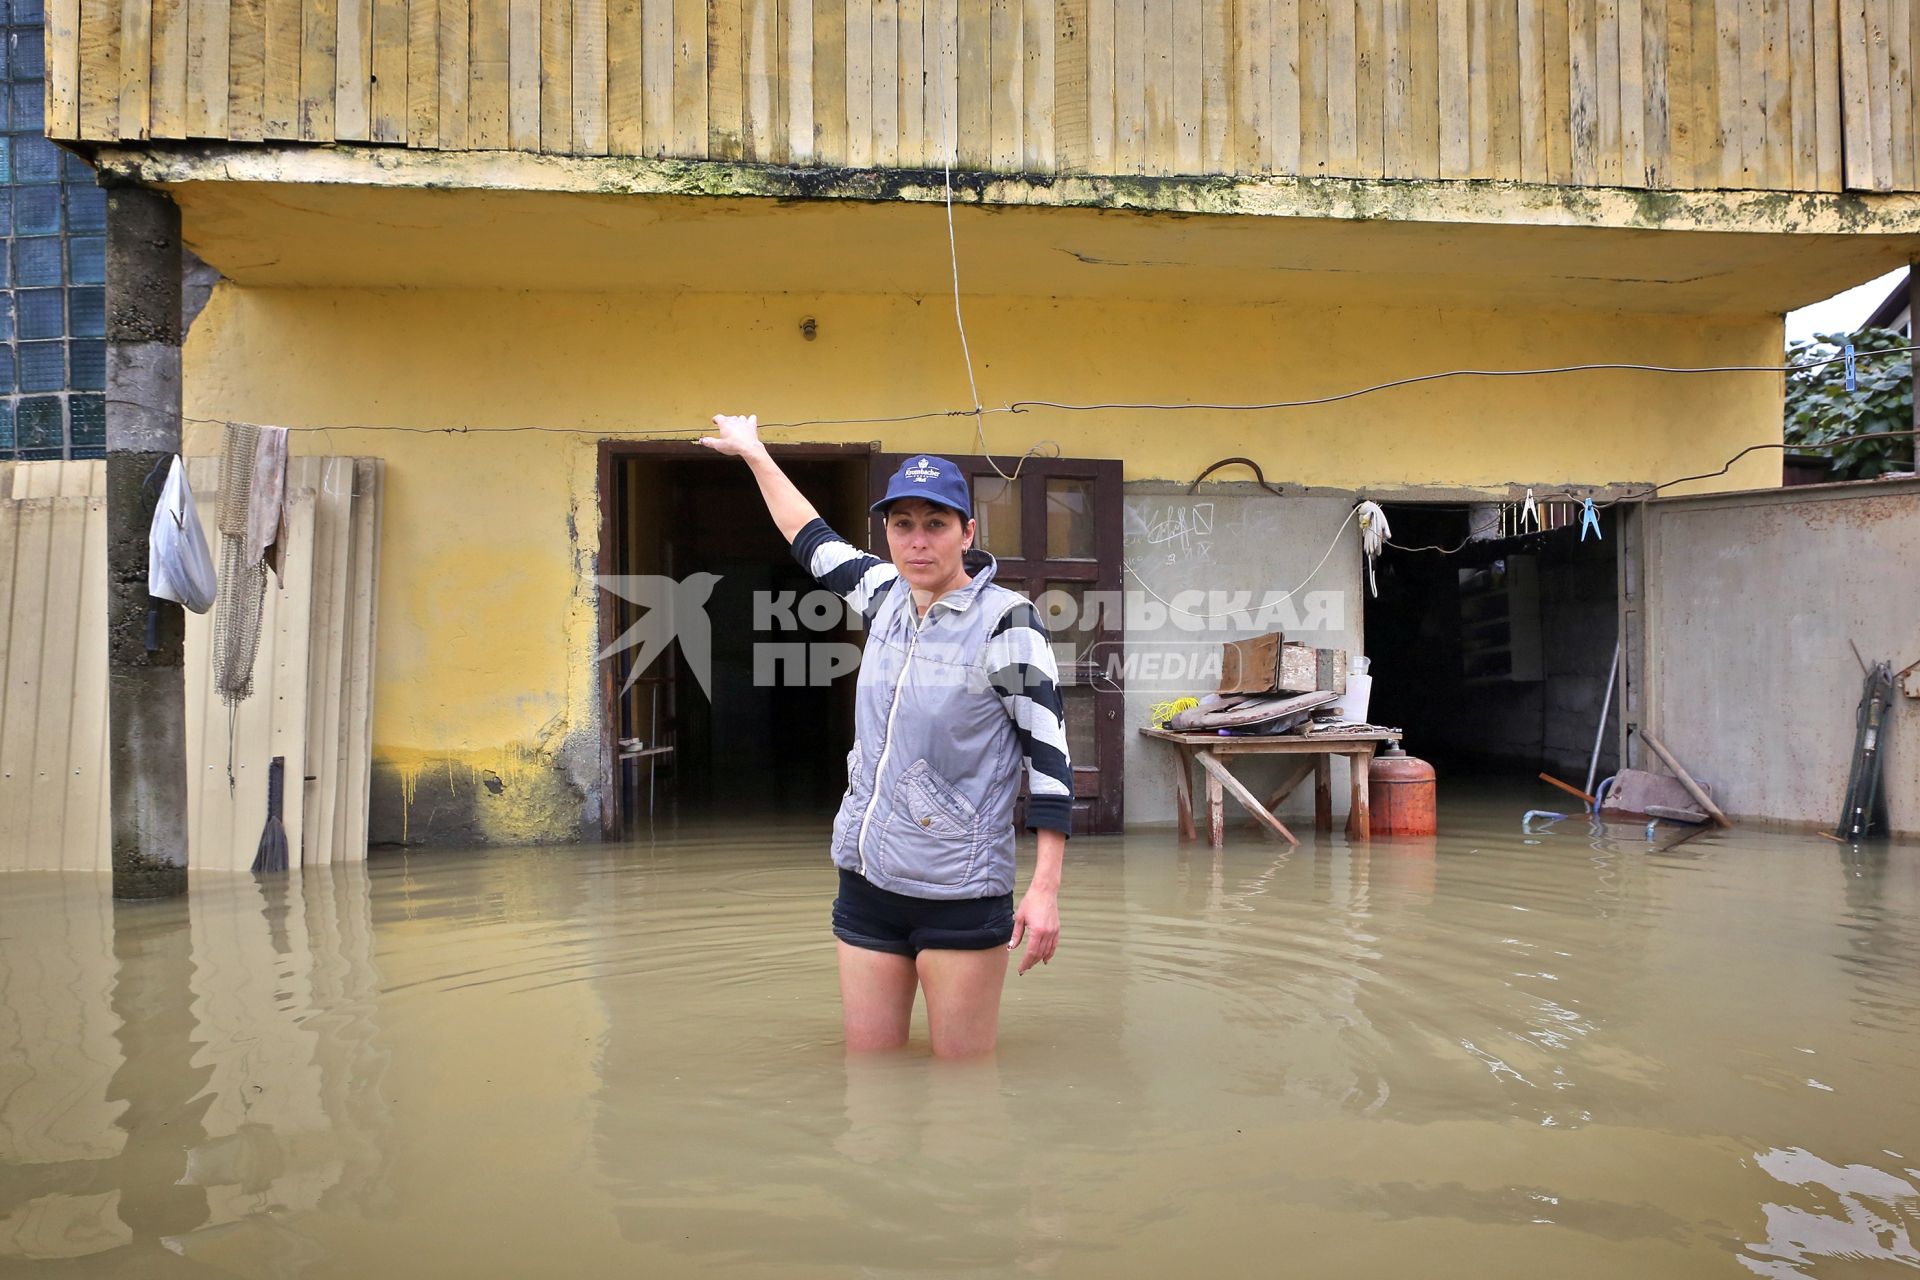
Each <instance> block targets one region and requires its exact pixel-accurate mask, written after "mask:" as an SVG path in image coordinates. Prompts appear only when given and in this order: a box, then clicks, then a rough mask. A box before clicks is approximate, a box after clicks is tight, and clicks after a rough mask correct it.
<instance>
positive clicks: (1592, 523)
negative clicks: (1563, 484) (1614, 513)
mask: <svg viewBox="0 0 1920 1280" xmlns="http://www.w3.org/2000/svg"><path fill="white" fill-rule="evenodd" d="M1589 529H1591V530H1593V536H1594V537H1596V538H1598V539H1599V540H1600V541H1602V542H1605V541H1606V540H1607V537H1606V535H1605V534H1603V533H1601V532H1600V513H1599V512H1598V511H1595V510H1594V509H1593V499H1592V498H1588V499H1587V500H1586V501H1585V502H1584V503H1582V504H1581V506H1580V541H1582V542H1585V541H1586V540H1587V530H1589Z"/></svg>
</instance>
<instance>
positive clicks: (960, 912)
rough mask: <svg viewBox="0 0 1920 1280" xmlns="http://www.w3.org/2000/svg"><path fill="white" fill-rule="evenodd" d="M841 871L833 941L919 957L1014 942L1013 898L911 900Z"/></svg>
mask: <svg viewBox="0 0 1920 1280" xmlns="http://www.w3.org/2000/svg"><path fill="white" fill-rule="evenodd" d="M839 871H840V896H839V897H837V898H835V899H834V900H833V936H834V937H836V938H838V939H840V940H841V941H842V942H845V943H849V944H851V945H852V946H856V947H865V948H866V949H867V950H869V951H886V952H890V953H891V954H893V955H897V956H914V955H918V954H920V953H921V952H922V951H985V950H986V949H987V948H988V947H1004V946H1006V945H1007V943H1008V942H1010V941H1012V940H1013V895H1012V894H1010V893H1003V894H1001V895H1000V896H998V897H995V898H911V897H908V896H907V895H906V894H904V893H894V892H893V891H892V890H890V889H882V888H879V887H877V886H875V885H874V884H872V883H871V882H869V881H868V880H867V878H866V877H865V876H863V875H861V874H860V873H859V872H857V871H848V870H847V869H846V868H845V867H841V868H839Z"/></svg>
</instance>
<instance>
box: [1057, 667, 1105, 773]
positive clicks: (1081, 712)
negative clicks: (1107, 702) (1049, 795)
mask: <svg viewBox="0 0 1920 1280" xmlns="http://www.w3.org/2000/svg"><path fill="white" fill-rule="evenodd" d="M1060 697H1061V699H1062V700H1063V701H1064V702H1065V703H1066V709H1067V757H1068V759H1070V760H1071V761H1072V762H1073V763H1074V764H1075V765H1076V766H1080V767H1088V766H1092V765H1096V764H1098V763H1100V750H1099V744H1098V740H1097V739H1096V737H1095V734H1094V717H1095V716H1096V715H1097V714H1098V712H1097V710H1096V709H1095V704H1094V697H1093V686H1092V685H1085V684H1080V685H1067V686H1065V687H1063V688H1062V689H1061V690H1060Z"/></svg>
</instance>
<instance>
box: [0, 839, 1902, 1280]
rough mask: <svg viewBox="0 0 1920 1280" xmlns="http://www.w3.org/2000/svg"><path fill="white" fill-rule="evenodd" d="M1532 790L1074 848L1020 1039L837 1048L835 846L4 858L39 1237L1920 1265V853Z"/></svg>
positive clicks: (18, 1104) (608, 1254)
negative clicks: (1311, 827)
mask: <svg viewBox="0 0 1920 1280" xmlns="http://www.w3.org/2000/svg"><path fill="white" fill-rule="evenodd" d="M1517 812H1518V808H1517V806H1513V805H1503V806H1493V805H1489V806H1486V807H1484V808H1483V809H1479V810H1476V809H1475V808H1474V807H1473V806H1471V805H1463V804H1458V803H1455V804H1451V805H1450V806H1449V809H1448V813H1449V831H1448V833H1447V834H1446V835H1445V836H1443V837H1441V838H1440V839H1438V840H1435V841H1425V842H1418V841H1414V842H1403V841H1381V842H1377V843H1375V844H1373V845H1371V846H1364V845H1362V846H1354V845H1349V844H1347V842H1346V841H1345V840H1344V839H1342V838H1341V837H1339V836H1325V837H1309V838H1308V839H1307V842H1306V843H1304V844H1303V845H1301V846H1300V847H1298V848H1293V847H1288V846H1282V845H1278V844H1273V843H1268V842H1265V841H1262V840H1260V839H1258V838H1256V837H1254V836H1252V835H1249V834H1245V833H1241V832H1235V833H1234V835H1233V836H1232V837H1230V841H1229V844H1228V846H1227V847H1226V848H1225V849H1223V850H1211V849H1206V848H1197V847H1194V846H1184V847H1183V846H1180V845H1178V844H1177V842H1175V841H1174V840H1172V839H1171V838H1170V837H1168V836H1165V835H1162V834H1158V833H1137V834H1134V835H1129V836H1127V837H1126V838H1124V839H1118V840H1076V841H1074V842H1073V844H1072V846H1071V847H1070V849H1069V863H1068V873H1067V881H1066V883H1067V886H1068V888H1067V894H1066V898H1065V901H1064V902H1063V908H1064V913H1065V924H1066V932H1065V935H1064V940H1063V949H1062V952H1061V960H1060V961H1059V962H1058V963H1056V964H1054V965H1051V966H1049V967H1047V968H1046V969H1044V970H1036V971H1035V972H1033V973H1030V974H1029V975H1027V976H1026V977H1024V978H1019V979H1009V982H1008V989H1007V993H1006V1004H1005V1012H1004V1016H1003V1032H1002V1047H1001V1052H1000V1054H999V1055H998V1057H997V1059H996V1060H995V1061H993V1062H991V1063H984V1064H980V1063H975V1064H946V1063H935V1062H932V1061H931V1060H930V1059H929V1057H928V1055H927V1053H926V1051H925V1033H924V1026H922V1027H920V1028H917V1029H916V1034H915V1037H914V1045H913V1047H911V1048H910V1049H909V1050H908V1051H907V1052H906V1053H904V1054H901V1055H897V1056H892V1057H886V1058H877V1059H859V1060H856V1061H853V1062H849V1061H848V1060H847V1059H846V1058H845V1056H844V1055H843V1054H842V1053H841V1051H840V1047H839V1025H838V1016H837V1005H836V1001H835V991H834V986H835V980H834V964H833V954H832V947H831V944H830V942H829V940H828V939H829V934H828V932H827V913H828V904H829V901H830V898H831V896H832V874H831V871H830V869H829V868H828V867H827V866H826V864H825V862H824V859H823V857H822V855H821V852H820V848H821V845H820V840H821V838H822V836H823V835H824V832H823V831H815V830H811V829H806V828H794V829H791V830H787V829H780V830H773V829H769V828H768V827H766V826H764V825H760V824H747V825H738V826H732V827H725V826H715V827H712V828H704V829H700V830H688V831H684V832H681V833H679V834H677V835H675V836H674V837H673V838H672V839H665V838H663V839H662V840H660V842H659V843H657V844H652V845H646V846H627V847H597V848H585V849H535V850H511V851H494V852H490V853H487V854H484V855H479V854H475V855H442V856H437V857H432V858H419V857H413V858H394V859H390V860H384V861H376V862H375V863H373V864H371V866H369V867H340V868H332V869H317V868H314V869H308V870H307V871H306V872H304V873H303V874H301V875H299V876H298V877H296V878H295V879H293V880H291V881H289V882H286V883H284V884H268V885H256V884H255V883H254V882H252V881H251V880H249V879H246V878H238V879H233V880H227V881H202V882H199V883H197V884H196V889H195V893H194V895H193V897H192V899H191V901H190V902H188V903H184V904H141V905H138V906H135V907H130V908H118V909H117V908H115V907H114V906H113V905H112V904H111V903H109V902H107V901H106V899H105V896H104V894H105V888H106V886H105V884H104V883H103V882H98V881H93V880H91V879H87V880H82V879H78V878H63V877H59V876H18V877H13V878H9V879H7V880H5V881H0V890H4V892H0V1271H6V1270H8V1269H10V1268H11V1269H19V1268H20V1267H21V1266H22V1265H23V1264H26V1265H31V1266H32V1267H33V1268H34V1270H35V1273H36V1274H40V1273H43V1272H44V1273H45V1274H48V1275H53V1276H59V1275H86V1276H93V1275H124V1276H141V1277H145V1276H165V1275H169V1274H208V1273H214V1274H232V1275H248V1276H252V1275H267V1276H290V1277H291V1276H299V1277H302V1280H313V1278H316V1277H328V1276H336V1275H338V1276H355V1277H357V1276H362V1275H368V1274H384V1273H385V1272H386V1271H387V1270H390V1269H392V1267H393V1265H394V1260H395V1259H405V1260H406V1262H407V1265H408V1266H409V1267H410V1268H412V1269H416V1270H422V1271H425V1272H428V1273H430V1274H444V1275H459V1276H492V1275H520V1274H532V1273H543V1272H545V1271H548V1270H552V1269H555V1268H556V1266H559V1267H562V1268H564V1269H566V1270H568V1271H570V1272H577V1273H580V1274H616V1273H618V1274H627V1273H633V1274H647V1275H684V1274H692V1273H696V1272H697V1273H700V1274H709V1273H712V1274H717V1275H726V1276H729V1277H748V1276H768V1277H779V1280H792V1278H793V1277H811V1276H820V1277H829V1276H842V1275H848V1274H854V1275H875V1276H892V1275H919V1274H927V1273H929V1272H932V1273H939V1274H943V1275H948V1274H950V1275H960V1276H965V1275H1003V1274H1009V1273H1012V1274H1031V1275H1060V1276H1079V1275H1100V1276H1102V1277H1105V1276H1113V1275H1118V1276H1131V1275H1168V1274H1171V1275H1186V1274H1193V1273H1195V1272H1210V1273H1214V1274H1227V1275H1241V1274H1271V1273H1274V1272H1276V1271H1284V1272H1288V1273H1294V1272H1297V1273H1302V1274H1338V1275H1354V1276H1374V1275H1379V1276H1392V1275H1405V1274H1418V1275H1428V1274H1460V1275H1479V1274H1485V1273H1486V1272H1487V1271H1489V1270H1492V1271H1493V1272H1495V1273H1498V1274H1534V1273H1538V1274H1552V1275H1561V1274H1569V1275H1571V1274H1581V1275H1594V1276H1614V1275H1620V1274H1625V1273H1632V1274H1634V1275H1636V1276H1654V1277H1661V1276H1673V1277H1689V1278H1690V1277H1693V1276H1697V1275H1701V1274H1717V1273H1729V1272H1731V1273H1742V1274H1743V1273H1745V1272H1744V1271H1743V1270H1742V1268H1741V1267H1736V1266H1734V1265H1733V1263H1734V1261H1735V1260H1738V1261H1739V1262H1740V1263H1741V1264H1743V1266H1744V1268H1745V1271H1757V1272H1759V1273H1760V1274H1765V1275H1769V1276H1785V1275H1831V1274H1836V1273H1839V1274H1844V1273H1846V1272H1847V1270H1848V1268H1881V1269H1885V1268H1890V1267H1912V1266H1914V1265H1916V1263H1920V1259H1916V1258H1915V1257H1914V1256H1913V1244H1912V1240H1913V1234H1914V1230H1915V1226H1916V1224H1920V1199H1917V1198H1916V1197H1915V1195H1914V1194H1913V1190H1912V1189H1913V1188H1915V1187H1920V1171H1917V1170H1916V1169H1915V1167H1914V1164H1915V1162H1914V1160H1913V1159H1912V1158H1910V1156H1902V1155H1898V1154H1895V1152H1897V1151H1899V1150H1900V1149H1902V1148H1903V1145H1904V1144H1903V1141H1901V1140H1896V1137H1895V1136H1894V1135H1905V1134H1910V1133H1914V1132H1920V1097H1916V1096H1915V1094H1914V1091H1913V1089H1912V1086H1911V1076H1912V1068H1911V1063H1912V1062H1913V1061H1914V1060H1915V1058H1916V1057H1920V850H1913V849H1902V848H1897V847H1896V848H1890V849H1884V850H1880V851H1878V852H1877V853H1874V854H1872V855H1868V854H1866V853H1864V852H1856V851H1851V850H1847V851H1840V850H1836V849H1834V848H1832V847H1831V846H1830V845H1828V844H1826V843H1825V842H1816V841H1810V840H1805V839H1797V838H1792V837H1785V836H1777V837H1776V836H1766V835H1760V834H1755V833H1748V832H1732V833H1712V834H1709V835H1706V836H1702V837H1701V838H1699V839H1697V840H1695V841H1692V842H1690V843H1689V844H1688V845H1687V846H1685V847H1684V849H1683V850H1680V851H1677V852H1676V854H1675V855H1674V856H1662V855H1660V854H1659V853H1658V852H1657V851H1655V850H1652V849H1650V848H1649V847H1648V846H1647V844H1646V842H1645V841H1644V840H1643V839H1627V838H1625V837H1624V836H1621V837H1619V838H1616V837H1615V835H1614V834H1612V833H1609V832H1605V831H1596V830H1594V829H1592V828H1591V827H1581V826H1580V825H1578V824H1566V823H1562V824H1559V826H1557V827H1556V828H1555V829H1553V830H1550V831H1544V832H1538V833H1536V834H1534V835H1532V836H1523V835H1522V833H1520V831H1519V830H1518V823H1517V821H1516V820H1515V818H1516V814H1517ZM1563 828H1564V829H1563ZM1302 834H1303V835H1305V834H1306V833H1304V832H1303V833H1302ZM1528 841H1532V843H1527V842H1528ZM1682 853H1683V854H1684V855H1685V856H1684V857H1683V856H1679V855H1680V854H1682ZM1836 856H1838V858H1839V861H1838V863H1837V864H1836V861H1835V858H1836ZM1836 865H1837V866H1838V874H1836ZM1889 1148H1891V1150H1889ZM1756 1152H1758V1153H1762V1154H1760V1155H1758V1156H1756V1155H1755V1154H1754V1153H1756ZM1814 1153H1817V1155H1816V1154H1814ZM1276 1242H1280V1243H1278V1244H1276Z"/></svg>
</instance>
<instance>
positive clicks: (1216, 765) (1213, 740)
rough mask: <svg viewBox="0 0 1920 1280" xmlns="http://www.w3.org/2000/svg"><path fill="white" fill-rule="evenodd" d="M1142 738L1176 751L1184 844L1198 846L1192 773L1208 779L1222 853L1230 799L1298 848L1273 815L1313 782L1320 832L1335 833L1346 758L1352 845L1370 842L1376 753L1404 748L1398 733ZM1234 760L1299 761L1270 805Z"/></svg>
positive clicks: (1212, 826) (1210, 839)
mask: <svg viewBox="0 0 1920 1280" xmlns="http://www.w3.org/2000/svg"><path fill="white" fill-rule="evenodd" d="M1140 732H1141V733H1142V734H1144V735H1145V736H1147V737H1149V738H1153V739H1156V740H1158V741H1160V742H1164V743H1166V744H1167V745H1168V746H1169V747H1170V748H1171V749H1172V751H1173V756H1174V769H1173V798H1174V804H1175V805H1176V806H1177V807H1178V809H1179V811H1180V838H1181V839H1182V840H1195V839H1198V838H1199V836H1198V833H1196V832H1195V831H1194V826H1193V766H1194V765H1195V764H1198V765H1199V766H1200V767H1201V769H1202V770H1204V771H1205V774H1206V788H1207V791H1206V797H1207V843H1209V844H1211V845H1212V846H1213V847H1215V848H1219V847H1220V846H1221V845H1223V844H1225V843H1226V839H1227V825H1226V797H1227V795H1229V794H1231V795H1232V796H1233V798H1234V799H1235V800H1238V801H1239V802H1240V804H1241V806H1242V807H1243V808H1245V809H1246V811H1247V812H1248V813H1251V814H1252V815H1253V816H1254V817H1255V818H1256V819H1258V820H1259V821H1260V822H1261V823H1262V824H1264V825H1265V826H1267V827H1268V828H1270V829H1271V830H1273V831H1274V832H1276V833H1278V834H1279V835H1280V836H1282V837H1284V838H1285V839H1286V840H1287V842H1288V843H1289V844H1299V843H1300V841H1299V840H1298V839H1296V838H1295V837H1294V834H1293V832H1291V831H1289V830H1287V827H1286V824H1285V823H1283V822H1281V821H1280V819H1279V818H1276V817H1275V816H1274V815H1273V810H1274V809H1275V808H1277V807H1279V804H1280V802H1281V801H1282V800H1284V799H1286V798H1287V796H1288V795H1289V794H1291V793H1292V791H1293V789H1294V788H1295V787H1297V786H1299V785H1300V784H1301V783H1302V782H1304V781H1305V780H1306V777H1307V775H1308V774H1309V773H1311V774H1312V775H1313V825H1314V828H1315V829H1316V830H1319V831H1331V830H1333V757H1335V756H1345V757H1346V758H1347V764H1348V766H1349V771H1350V772H1351V773H1352V775H1353V799H1352V802H1351V804H1350V805H1349V806H1348V809H1347V838H1348V839H1350V840H1366V839H1369V838H1370V836H1371V832H1370V830H1369V827H1370V823H1371V819H1372V813H1371V811H1370V809H1369V807H1368V804H1367V781H1368V775H1369V773H1370V771H1371V769H1372V765H1373V753H1374V752H1375V751H1377V750H1379V748H1380V747H1381V746H1382V745H1383V744H1385V743H1390V742H1398V741H1400V734H1399V733H1397V732H1395V731H1394V730H1391V729H1382V730H1377V731H1372V732H1366V733H1322V734H1315V735H1312V736H1295V735H1293V734H1274V735H1272V736H1270V737H1269V736H1262V735H1259V734H1243V735H1223V734H1218V733H1176V732H1174V731H1173V730H1171V729H1142V730H1141V731H1140ZM1231 756H1300V757H1304V758H1303V759H1302V760H1300V761H1299V762H1298V765H1297V767H1296V768H1295V769H1294V770H1292V771H1291V772H1290V773H1289V774H1288V775H1287V776H1286V777H1285V778H1283V779H1282V780H1281V783H1280V786H1279V787H1278V788H1277V789H1276V790H1275V791H1274V793H1273V796H1272V797H1271V798H1270V799H1269V800H1268V801H1267V802H1266V803H1265V804H1262V803H1261V802H1260V799H1259V797H1257V796H1255V795H1254V794H1253V792H1251V791H1249V790H1247V788H1246V786H1245V785H1244V784H1243V783H1241V781H1240V780H1239V779H1238V778H1236V777H1234V776H1233V772H1232V770H1230V769H1229V768H1228V767H1227V759H1228V757H1231Z"/></svg>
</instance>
